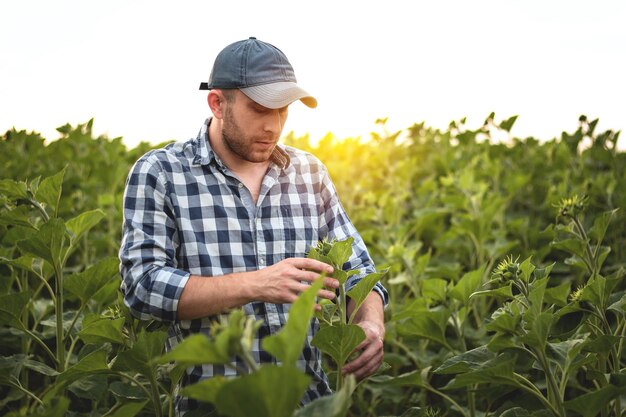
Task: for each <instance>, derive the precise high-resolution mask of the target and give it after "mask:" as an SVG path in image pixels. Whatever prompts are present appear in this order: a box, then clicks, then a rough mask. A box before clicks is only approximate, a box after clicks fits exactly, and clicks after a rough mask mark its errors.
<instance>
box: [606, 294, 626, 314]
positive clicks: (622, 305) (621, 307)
mask: <svg viewBox="0 0 626 417" xmlns="http://www.w3.org/2000/svg"><path fill="white" fill-rule="evenodd" d="M608 309H609V310H611V311H613V312H615V313H618V314H620V315H621V316H624V314H626V293H624V295H622V297H621V298H620V299H619V300H617V301H616V302H614V303H613V304H611V305H610V306H609V307H608Z"/></svg>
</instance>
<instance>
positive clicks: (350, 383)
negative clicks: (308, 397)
mask: <svg viewBox="0 0 626 417" xmlns="http://www.w3.org/2000/svg"><path fill="white" fill-rule="evenodd" d="M355 388H356V381H355V379H354V376H352V375H349V376H348V377H347V378H346V379H345V381H344V383H343V385H342V386H341V389H340V390H339V391H337V392H335V393H334V394H332V395H326V396H323V397H320V398H317V399H316V400H314V401H311V402H310V403H308V404H307V405H305V406H304V407H303V408H301V409H300V410H298V411H297V412H296V413H295V414H294V417H318V416H324V417H345V416H346V415H347V414H348V410H349V409H350V405H351V404H352V399H351V397H352V393H353V392H354V389H355Z"/></svg>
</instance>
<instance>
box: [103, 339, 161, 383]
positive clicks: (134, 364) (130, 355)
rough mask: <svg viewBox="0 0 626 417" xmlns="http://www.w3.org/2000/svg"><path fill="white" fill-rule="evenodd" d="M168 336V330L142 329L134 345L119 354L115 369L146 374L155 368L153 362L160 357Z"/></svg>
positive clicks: (149, 373)
mask: <svg viewBox="0 0 626 417" xmlns="http://www.w3.org/2000/svg"><path fill="white" fill-rule="evenodd" d="M166 338H167V332H166V331H155V332H148V331H146V330H142V331H141V332H139V335H138V336H137V340H136V341H135V343H134V344H133V347H132V348H130V349H129V350H125V351H123V352H121V353H120V354H119V355H117V359H116V360H115V363H114V365H113V369H114V370H119V371H136V372H140V373H142V374H144V375H146V376H149V375H151V374H152V372H153V371H154V369H155V365H153V362H155V360H156V359H157V358H158V357H160V355H161V353H162V352H163V348H164V346H165V339H166Z"/></svg>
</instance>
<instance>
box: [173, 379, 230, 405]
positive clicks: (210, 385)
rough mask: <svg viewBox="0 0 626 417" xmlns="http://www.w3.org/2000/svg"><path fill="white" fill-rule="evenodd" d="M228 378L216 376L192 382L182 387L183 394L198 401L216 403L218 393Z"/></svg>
mask: <svg viewBox="0 0 626 417" xmlns="http://www.w3.org/2000/svg"><path fill="white" fill-rule="evenodd" d="M227 381H228V380H227V379H226V378H225V377H223V376H214V377H211V378H208V379H205V380H202V381H200V382H198V383H195V384H191V385H188V386H186V387H185V388H183V389H182V391H181V394H182V395H184V396H187V397H189V398H193V399H196V400H198V401H204V402H207V403H215V402H216V401H217V395H218V392H219V390H220V388H222V385H224V384H225V383H226V382H227Z"/></svg>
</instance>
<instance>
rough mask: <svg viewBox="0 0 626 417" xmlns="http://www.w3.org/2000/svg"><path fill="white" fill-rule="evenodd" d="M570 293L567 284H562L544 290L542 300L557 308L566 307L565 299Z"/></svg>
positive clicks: (568, 284)
mask: <svg viewBox="0 0 626 417" xmlns="http://www.w3.org/2000/svg"><path fill="white" fill-rule="evenodd" d="M570 292H571V286H570V283H569V282H564V283H563V284H561V285H558V286H556V287H551V288H546V292H545V294H544V300H545V302H546V303H550V304H555V305H557V306H559V307H563V306H565V305H567V299H568V298H569V295H570Z"/></svg>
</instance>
